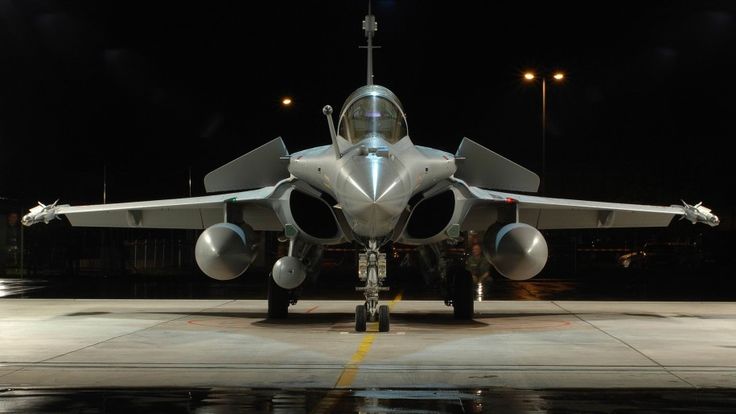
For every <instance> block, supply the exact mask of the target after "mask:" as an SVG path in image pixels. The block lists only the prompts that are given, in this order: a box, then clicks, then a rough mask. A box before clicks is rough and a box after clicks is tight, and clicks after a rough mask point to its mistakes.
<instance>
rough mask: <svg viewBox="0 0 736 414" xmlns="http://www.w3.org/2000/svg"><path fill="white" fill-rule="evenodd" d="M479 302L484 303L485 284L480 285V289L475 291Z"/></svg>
mask: <svg viewBox="0 0 736 414" xmlns="http://www.w3.org/2000/svg"><path fill="white" fill-rule="evenodd" d="M475 293H476V296H477V299H478V302H483V283H478V287H477V288H476V290H475Z"/></svg>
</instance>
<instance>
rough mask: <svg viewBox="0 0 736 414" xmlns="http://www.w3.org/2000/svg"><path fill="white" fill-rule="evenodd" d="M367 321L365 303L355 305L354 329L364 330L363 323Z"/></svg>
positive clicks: (357, 330)
mask: <svg viewBox="0 0 736 414" xmlns="http://www.w3.org/2000/svg"><path fill="white" fill-rule="evenodd" d="M367 321H368V314H367V312H366V309H365V305H358V306H356V307H355V331H356V332H365V323H366V322H367Z"/></svg>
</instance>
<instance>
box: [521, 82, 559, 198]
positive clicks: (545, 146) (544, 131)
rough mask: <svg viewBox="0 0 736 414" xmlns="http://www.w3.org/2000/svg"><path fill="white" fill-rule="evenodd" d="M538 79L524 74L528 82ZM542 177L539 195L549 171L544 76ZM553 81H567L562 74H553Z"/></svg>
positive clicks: (545, 83) (543, 84)
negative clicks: (546, 173)
mask: <svg viewBox="0 0 736 414" xmlns="http://www.w3.org/2000/svg"><path fill="white" fill-rule="evenodd" d="M536 78H537V75H536V74H534V72H526V73H524V80H525V81H527V82H533V81H534V79H536ZM541 79H542V176H541V177H540V178H541V180H540V184H539V193H540V194H541V193H542V191H543V189H544V184H545V181H546V179H545V178H546V177H545V172H546V169H547V77H546V76H542V78H541ZM552 79H554V81H555V82H561V81H562V80H563V79H565V74H564V73H562V72H555V73H554V74H552Z"/></svg>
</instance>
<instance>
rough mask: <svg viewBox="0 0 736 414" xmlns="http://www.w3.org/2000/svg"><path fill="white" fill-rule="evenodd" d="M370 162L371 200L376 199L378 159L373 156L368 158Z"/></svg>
mask: <svg viewBox="0 0 736 414" xmlns="http://www.w3.org/2000/svg"><path fill="white" fill-rule="evenodd" d="M369 160H370V162H371V178H372V179H373V201H376V200H378V197H377V196H376V194H377V193H378V160H377V159H375V158H374V157H370V158H369Z"/></svg>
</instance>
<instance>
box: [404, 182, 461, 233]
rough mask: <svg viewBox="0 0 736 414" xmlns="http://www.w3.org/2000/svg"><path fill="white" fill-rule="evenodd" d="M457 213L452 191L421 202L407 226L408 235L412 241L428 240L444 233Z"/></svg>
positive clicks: (412, 213)
mask: <svg viewBox="0 0 736 414" xmlns="http://www.w3.org/2000/svg"><path fill="white" fill-rule="evenodd" d="M454 212H455V194H454V193H453V192H452V191H451V190H447V191H444V192H442V193H440V194H437V195H435V196H433V197H430V198H427V199H424V200H421V201H420V202H419V203H418V204H417V205H416V207H414V209H413V211H412V212H411V216H410V217H409V222H408V223H407V224H406V234H407V235H408V236H409V237H410V238H412V239H427V238H430V237H432V236H435V235H437V234H438V233H440V232H442V231H443V230H444V229H445V227H447V224H448V223H449V222H450V220H451V219H452V215H453V213H454Z"/></svg>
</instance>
